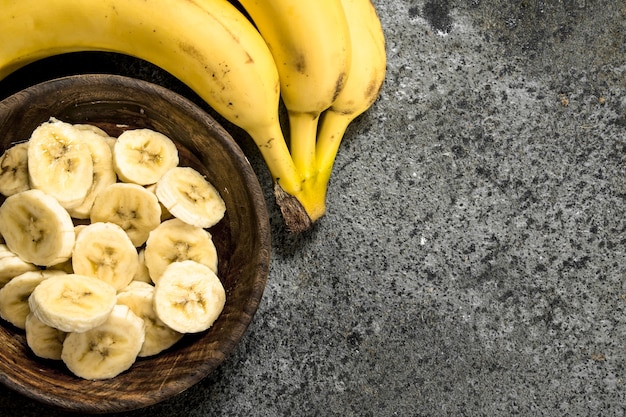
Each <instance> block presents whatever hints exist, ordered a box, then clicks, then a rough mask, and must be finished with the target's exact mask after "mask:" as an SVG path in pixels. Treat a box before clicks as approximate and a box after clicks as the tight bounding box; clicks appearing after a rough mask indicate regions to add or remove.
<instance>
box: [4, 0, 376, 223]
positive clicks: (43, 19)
mask: <svg viewBox="0 0 626 417" xmlns="http://www.w3.org/2000/svg"><path fill="white" fill-rule="evenodd" d="M238 6H243V9H245V12H246V13H247V16H246V15H245V14H244V13H242V12H241V11H240V9H239V8H238V7H236V6H235V5H234V4H233V3H231V2H229V1H228V0H98V1H95V0H54V1H50V2H47V4H46V2H44V3H42V2H41V0H0V39H3V41H2V43H0V79H2V78H4V77H5V76H7V75H8V74H10V73H11V72H13V71H15V70H16V69H18V68H20V67H22V66H24V65H26V64H28V63H31V62H33V61H36V60H38V59H41V58H45V57H48V56H52V55H57V54H61V53H68V52H78V51H111V52H117V53H122V54H126V55H130V56H134V57H137V58H141V59H143V60H145V61H148V62H151V63H153V64H155V65H157V66H159V67H161V68H162V69H164V70H166V71H168V72H169V73H171V74H172V75H174V76H175V77H177V78H178V79H180V80H181V81H182V82H184V83H185V84H187V85H188V86H189V87H190V88H192V89H193V90H194V91H195V92H196V93H197V94H198V95H199V96H200V97H201V98H202V99H203V100H205V101H206V102H207V104H208V105H209V106H211V107H212V108H213V109H214V110H215V111H216V112H218V113H219V114H220V115H222V116H223V117H224V118H225V119H226V120H228V121H229V122H231V123H233V124H234V125H236V126H239V127H240V128H242V129H243V130H245V131H246V132H247V133H248V134H249V135H250V136H251V137H252V139H253V140H254V142H255V143H256V144H257V146H258V147H259V149H260V151H261V155H262V156H263V159H264V160H265V162H266V164H267V166H268V168H269V171H270V173H271V174H272V177H273V178H274V183H275V186H274V190H275V195H276V199H277V202H278V204H279V206H280V208H281V212H282V214H283V218H284V220H285V223H286V225H287V227H288V229H289V230H290V231H292V232H302V231H305V230H307V229H309V228H311V226H312V225H313V223H314V222H315V221H316V220H317V219H319V218H320V217H321V216H322V215H323V214H324V213H325V210H326V208H325V201H326V192H327V189H328V182H329V179H330V175H331V171H332V166H333V162H334V160H335V156H336V154H337V150H338V147H339V144H340V141H341V139H342V137H343V135H344V133H345V130H346V127H347V126H348V124H349V123H350V122H351V121H352V120H353V119H354V118H355V117H356V116H358V115H359V114H361V113H363V112H364V111H365V110H367V109H368V108H369V107H370V106H371V105H372V104H373V102H374V101H375V100H376V98H377V97H378V93H379V90H380V88H381V86H382V83H383V80H384V77H385V69H386V55H385V41H384V36H383V31H382V28H381V25H380V21H379V19H378V16H377V14H376V11H375V10H374V7H373V5H372V4H371V2H370V0H315V1H303V0H272V1H270V0H240V4H238ZM281 99H282V101H283V103H284V105H285V108H286V109H287V113H288V115H289V126H290V127H289V130H290V131H289V135H288V138H289V143H288V142H287V140H286V137H287V135H285V134H284V132H283V131H282V128H281V124H280V122H279V100H281Z"/></svg>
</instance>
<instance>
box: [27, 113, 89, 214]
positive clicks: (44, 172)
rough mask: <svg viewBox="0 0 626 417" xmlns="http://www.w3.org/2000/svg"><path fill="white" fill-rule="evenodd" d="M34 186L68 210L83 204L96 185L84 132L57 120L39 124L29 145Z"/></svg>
mask: <svg viewBox="0 0 626 417" xmlns="http://www.w3.org/2000/svg"><path fill="white" fill-rule="evenodd" d="M28 174H29V180H30V185H31V187H32V188H36V189H39V190H42V191H44V192H46V193H47V194H50V195H51V196H53V197H54V198H56V199H57V200H58V201H59V203H60V204H61V206H63V207H64V208H66V209H68V208H72V207H76V206H78V205H79V204H81V203H82V201H83V200H84V199H85V196H87V193H88V192H89V190H90V189H91V183H92V182H93V162H92V159H91V152H90V151H89V147H88V146H87V144H86V143H85V141H84V140H83V138H82V135H81V132H80V130H78V129H76V128H75V127H74V126H73V125H71V124H69V123H65V122H62V121H60V120H57V119H51V120H50V121H48V122H45V123H42V124H41V125H39V126H38V127H37V128H36V129H35V131H34V132H33V133H32V135H31V137H30V140H29V143H28Z"/></svg>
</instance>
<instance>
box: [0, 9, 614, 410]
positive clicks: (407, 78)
mask: <svg viewBox="0 0 626 417" xmlns="http://www.w3.org/2000/svg"><path fill="white" fill-rule="evenodd" d="M375 4H376V6H377V8H378V11H379V14H380V17H381V19H382V22H383V25H384V27H385V31H386V34H387V50H388V77H387V81H386V84H385V87H384V90H383V91H382V95H381V97H380V99H379V100H378V101H377V103H376V104H375V106H374V107H373V108H372V109H371V110H370V111H369V112H368V113H367V114H365V115H364V116H363V117H361V118H359V119H358V120H357V121H356V122H355V123H354V124H353V125H352V126H351V127H350V129H349V131H348V133H347V136H346V138H345V142H344V143H343V145H342V148H341V151H340V153H339V155H338V157H337V161H336V165H335V170H334V173H333V178H332V183H331V188H330V193H329V197H328V212H327V215H326V216H325V217H324V218H323V219H322V220H321V221H320V222H319V224H317V226H316V228H315V230H314V231H313V232H312V233H309V234H306V235H303V236H291V235H289V234H288V233H287V232H286V231H285V230H284V228H283V226H282V223H281V219H280V215H279V213H278V211H277V209H276V207H275V206H274V204H273V200H272V197H271V195H270V193H269V191H270V188H271V187H270V180H269V176H268V175H267V172H266V169H265V167H264V165H263V163H262V161H261V160H260V158H259V156H258V153H257V152H256V150H255V148H254V147H253V146H251V145H250V142H249V141H248V140H247V139H246V138H245V137H244V136H243V135H239V134H237V132H235V135H236V136H237V137H238V140H239V141H240V142H241V144H242V147H244V149H245V151H246V152H247V153H248V154H249V156H250V159H251V161H252V163H253V165H254V167H255V169H256V171H257V173H258V175H259V178H260V179H261V181H262V183H263V184H264V186H265V187H266V188H267V190H268V194H267V200H268V205H269V209H270V215H271V222H272V232H273V260H272V267H271V271H270V276H269V280H268V285H267V289H266V292H265V296H264V299H263V302H262V304H261V306H260V309H259V311H258V313H257V315H256V316H255V320H254V323H253V324H252V326H251V327H250V328H249V331H248V332H247V334H246V336H245V338H244V340H243V341H242V343H241V345H240V346H239V347H238V348H237V349H236V351H235V352H234V353H233V354H232V355H231V356H230V357H229V358H228V359H227V361H226V362H225V363H224V364H223V366H221V367H220V368H219V369H218V370H217V371H216V372H215V373H214V374H213V375H210V376H209V377H208V378H206V379H205V380H203V381H202V382H201V383H200V384H198V385H197V386H195V387H193V388H191V389H189V390H188V391H187V392H184V393H182V394H181V395H180V396H178V397H176V398H174V399H172V400H168V401H166V402H163V403H161V404H158V405H156V406H153V407H149V408H147V409H144V410H139V411H135V412H130V413H126V414H124V415H126V416H136V417H144V416H151V417H158V416H188V417H191V416H218V415H228V416H346V417H347V416H483V415H484V416H511V415H523V416H624V415H625V414H626V408H625V407H626V406H625V404H626V387H625V383H626V382H625V378H626V375H625V371H626V315H625V311H624V310H625V307H626V280H625V277H626V263H625V262H624V255H625V253H624V252H625V244H626V221H625V216H624V199H625V197H626V165H625V162H626V161H625V159H626V81H625V79H626V62H625V58H626V23H625V22H626V4H625V3H624V2H623V1H621V0H620V1H609V0H594V1H591V0H562V1H538V0H520V1H501V0H472V1H455V0H438V1H435V0H425V1H424V0H413V1H409V0H390V1H382V0H378V1H375ZM141 68H143V67H140V69H137V68H135V67H133V68H132V69H131V70H129V71H130V72H133V71H135V72H136V73H138V74H140V75H143V76H145V77H146V78H149V79H156V80H162V79H161V78H159V77H161V75H159V74H158V73H156V74H155V73H154V72H152V71H151V70H142V69H141ZM142 71H143V72H142ZM163 82H164V83H165V84H167V83H168V81H167V80H163ZM0 408H1V409H2V413H3V415H20V416H39V415H49V416H56V415H61V414H60V413H59V414H57V413H56V412H55V411H51V410H49V409H47V408H45V407H42V406H40V405H39V404H35V403H32V402H30V401H28V400H26V399H24V398H22V397H19V396H17V395H16V394H13V393H12V392H10V391H8V390H6V389H5V388H2V389H0Z"/></svg>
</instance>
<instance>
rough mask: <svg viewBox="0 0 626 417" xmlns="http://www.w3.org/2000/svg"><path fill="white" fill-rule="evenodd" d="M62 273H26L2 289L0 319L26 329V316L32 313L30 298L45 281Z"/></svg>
mask: <svg viewBox="0 0 626 417" xmlns="http://www.w3.org/2000/svg"><path fill="white" fill-rule="evenodd" d="M63 273H64V272H62V271H53V270H49V271H48V270H39V271H29V272H24V273H23V274H21V275H18V276H16V277H15V278H13V279H12V280H11V281H9V282H8V283H7V285H5V286H4V287H2V288H1V289H0V317H2V318H3V319H5V320H6V321H8V322H9V323H11V324H12V325H14V326H15V327H17V328H19V329H24V326H25V322H26V316H28V314H29V313H30V307H29V306H28V297H29V296H30V294H31V293H32V292H33V290H34V289H35V287H37V285H39V284H40V283H41V282H42V281H43V280H45V279H48V278H50V277H51V276H54V275H59V274H63Z"/></svg>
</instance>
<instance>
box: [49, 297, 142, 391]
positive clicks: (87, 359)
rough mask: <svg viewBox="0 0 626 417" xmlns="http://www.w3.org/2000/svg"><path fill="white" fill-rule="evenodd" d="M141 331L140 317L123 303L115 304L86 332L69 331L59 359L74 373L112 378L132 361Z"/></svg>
mask: <svg viewBox="0 0 626 417" xmlns="http://www.w3.org/2000/svg"><path fill="white" fill-rule="evenodd" d="M144 333H145V332H144V322H143V320H142V319H141V318H139V317H137V315H136V314H135V313H133V312H132V310H131V309H130V308H128V307H127V306H125V305H122V304H118V305H116V306H115V307H113V310H112V311H111V314H110V315H109V316H108V318H107V320H106V321H105V322H104V323H102V324H101V325H99V326H97V327H95V328H93V329H91V330H87V331H86V332H81V333H77V332H73V333H69V334H68V335H67V336H66V337H65V341H64V342H63V350H62V352H61V359H62V360H63V362H64V363H65V365H66V366H67V368H68V369H69V370H70V371H71V372H72V373H73V374H74V375H76V376H78V377H81V378H84V379H89V380H101V379H109V378H113V377H115V376H117V375H119V374H121V373H122V372H124V371H126V370H127V369H129V368H130V367H131V366H132V364H133V363H135V361H136V360H137V355H138V354H139V351H140V350H141V346H142V345H143V342H144V338H145V336H144Z"/></svg>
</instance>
